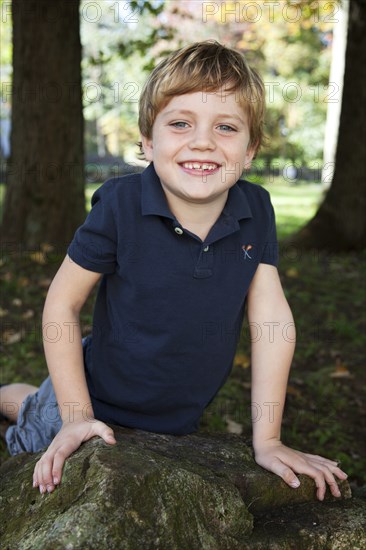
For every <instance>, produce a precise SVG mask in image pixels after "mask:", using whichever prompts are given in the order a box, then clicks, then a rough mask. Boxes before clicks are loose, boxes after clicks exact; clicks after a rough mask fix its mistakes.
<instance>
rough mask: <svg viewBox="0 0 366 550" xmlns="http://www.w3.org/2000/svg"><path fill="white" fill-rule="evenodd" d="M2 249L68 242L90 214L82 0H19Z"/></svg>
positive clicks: (14, 12)
mask: <svg viewBox="0 0 366 550" xmlns="http://www.w3.org/2000/svg"><path fill="white" fill-rule="evenodd" d="M12 17H13V88H12V131H11V158H10V162H9V165H8V174H7V188H6V195H5V203H4V216H3V222H2V231H1V233H2V238H1V240H2V246H3V250H4V248H5V251H6V250H7V249H10V250H13V249H14V250H24V249H25V250H27V249H34V248H35V247H37V248H38V247H41V246H42V245H43V244H44V243H46V244H49V245H51V246H57V248H59V247H60V246H61V247H62V249H63V250H64V249H65V248H66V246H67V243H68V242H69V241H70V240H71V238H72V236H73V233H74V231H75V229H76V228H77V226H78V225H80V223H81V222H82V221H83V219H84V217H85V200H84V147H83V139H84V136H83V114H82V92H81V66H80V63H81V43H80V31H79V25H80V21H79V0H66V1H65V0H52V1H50V0H36V1H29V0H13V3H12Z"/></svg>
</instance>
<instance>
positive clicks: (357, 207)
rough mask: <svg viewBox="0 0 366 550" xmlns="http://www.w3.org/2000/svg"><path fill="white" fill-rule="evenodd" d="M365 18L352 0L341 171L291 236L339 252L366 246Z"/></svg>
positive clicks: (338, 161)
mask: <svg viewBox="0 0 366 550" xmlns="http://www.w3.org/2000/svg"><path fill="white" fill-rule="evenodd" d="M365 22H366V17H365V6H364V4H363V0H351V1H350V10H349V19H348V37H347V49H346V64H345V73H344V87H343V98H342V110H341V117H340V124H339V136H338V144H337V153H336V160H335V172H334V176H333V181H332V185H331V187H330V189H329V191H328V192H327V194H326V196H325V198H324V201H323V203H322V204H321V205H320V207H319V210H318V212H317V213H316V214H315V216H314V218H313V219H311V220H310V222H309V223H308V224H307V225H306V226H305V227H303V228H302V229H301V230H300V231H299V232H298V233H297V234H296V235H294V236H293V237H292V238H290V240H291V244H293V245H297V246H299V247H302V248H315V249H327V250H330V251H334V252H338V251H348V250H361V249H363V248H364V247H365V246H366V219H365V212H366V173H365V164H366V162H365V160H366V151H365V144H366V140H365V128H366V115H365V105H366V93H365V85H366V75H365V69H366V24H365Z"/></svg>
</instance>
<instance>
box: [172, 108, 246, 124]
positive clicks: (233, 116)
mask: <svg viewBox="0 0 366 550" xmlns="http://www.w3.org/2000/svg"><path fill="white" fill-rule="evenodd" d="M174 113H177V114H182V115H195V114H196V113H194V112H193V111H190V110H189V109H171V110H170V111H167V112H166V113H164V115H163V116H164V117H166V116H170V115H172V114H174ZM216 117H217V118H221V117H223V118H230V119H234V120H239V121H240V122H242V123H243V124H244V123H245V121H244V120H243V119H242V118H241V117H240V116H239V115H231V114H229V113H217V115H216Z"/></svg>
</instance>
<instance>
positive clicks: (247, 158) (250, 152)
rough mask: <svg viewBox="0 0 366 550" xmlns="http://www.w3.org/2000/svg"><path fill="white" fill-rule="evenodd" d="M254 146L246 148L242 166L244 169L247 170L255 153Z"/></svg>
mask: <svg viewBox="0 0 366 550" xmlns="http://www.w3.org/2000/svg"><path fill="white" fill-rule="evenodd" d="M256 149H257V148H256V147H255V146H252V147H251V148H250V149H247V152H246V153H245V160H244V168H245V169H246V170H249V168H250V167H251V164H252V160H253V158H254V156H255V153H256Z"/></svg>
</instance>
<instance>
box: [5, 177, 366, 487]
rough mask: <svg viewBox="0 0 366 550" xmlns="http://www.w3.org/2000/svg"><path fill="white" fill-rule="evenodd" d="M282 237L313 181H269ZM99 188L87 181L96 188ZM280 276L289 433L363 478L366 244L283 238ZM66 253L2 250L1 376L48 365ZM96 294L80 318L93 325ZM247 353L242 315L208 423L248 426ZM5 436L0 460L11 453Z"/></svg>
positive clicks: (13, 377)
mask: <svg viewBox="0 0 366 550" xmlns="http://www.w3.org/2000/svg"><path fill="white" fill-rule="evenodd" d="M269 190H270V192H271V195H272V200H273V203H274V206H275V210H276V215H277V225H278V232H279V236H280V237H281V238H282V239H283V238H284V237H286V236H289V235H290V234H291V233H292V232H293V231H294V230H296V228H298V227H299V226H301V225H302V224H303V223H304V222H305V221H306V220H307V219H308V218H310V217H311V216H312V215H313V213H314V212H315V210H316V207H317V204H318V201H319V200H320V190H319V187H318V186H316V185H314V184H312V185H297V186H292V187H290V186H281V185H276V184H274V185H272V186H269ZM91 192H92V188H90V189H89V192H88V195H89V196H90V194H91ZM280 249H281V254H280V258H281V260H280V266H279V271H280V276H281V279H282V283H283V286H284V289H285V293H286V296H287V298H288V301H289V303H290V306H291V308H292V311H293V314H294V318H295V321H296V326H297V335H298V336H297V348H296V353H295V357H294V361H293V366H292V371H291V375H290V381H289V386H288V391H287V401H286V407H285V415H284V421H283V440H284V441H285V442H286V444H289V445H292V446H294V447H295V448H300V449H302V450H307V451H309V452H312V453H319V454H324V455H325V456H328V457H330V458H337V459H339V460H341V461H342V467H343V468H344V469H345V470H346V471H347V472H348V474H349V476H350V481H351V482H352V483H353V484H355V485H364V484H365V483H366V480H365V477H364V476H365V471H366V458H365V455H366V453H365V446H364V441H365V440H366V437H365V404H364V402H363V400H362V396H363V395H364V392H365V386H366V383H365V375H364V372H365V348H366V344H365V334H366V331H365V313H364V304H365V253H362V254H355V253H354V254H350V253H348V254H337V255H334V254H327V253H316V252H315V251H314V252H304V251H295V250H294V249H293V248H292V247H291V245H290V244H287V245H286V246H285V245H282V246H280ZM60 261H61V258H60V257H57V256H55V255H54V254H53V252H52V250H49V249H48V248H47V247H46V246H45V247H44V249H43V250H40V251H32V252H28V251H6V250H5V251H3V253H2V256H1V258H0V282H1V287H2V294H1V300H2V302H1V308H0V329H1V340H0V348H1V357H0V373H1V377H0V382H3V383H4V382H14V381H28V382H30V383H34V384H39V383H40V382H41V381H42V380H43V379H44V377H45V376H46V373H47V368H46V364H45V360H44V357H43V351H42V329H41V311H42V307H43V302H44V299H45V295H46V292H47V288H48V286H49V284H50V281H51V279H52V277H53V275H54V274H55V272H56V270H57V268H58V265H59V263H60ZM93 299H94V295H92V296H91V297H90V299H89V300H88V302H87V304H86V306H85V308H84V310H83V313H82V318H81V322H82V325H83V328H84V332H85V333H87V332H88V328H89V327H90V325H91V313H92V306H93ZM249 367H250V358H249V337H248V330H247V327H246V325H245V324H244V326H243V330H242V337H241V340H240V344H239V347H238V353H237V356H236V360H235V366H234V368H233V371H232V373H231V376H230V378H229V379H228V381H227V382H226V384H225V386H224V387H223V388H222V390H221V391H220V393H219V394H218V396H217V397H216V399H215V400H214V402H213V403H212V404H211V405H210V407H209V408H208V409H207V411H206V413H205V415H204V417H203V419H202V423H201V429H202V430H220V431H225V430H227V431H234V432H237V433H240V432H241V433H243V434H245V435H248V434H250V431H251V426H250V412H251V410H250V368H249ZM7 456H8V455H7V451H6V449H5V444H4V442H3V441H2V440H1V441H0V459H1V460H4V459H5V458H6V457H7Z"/></svg>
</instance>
